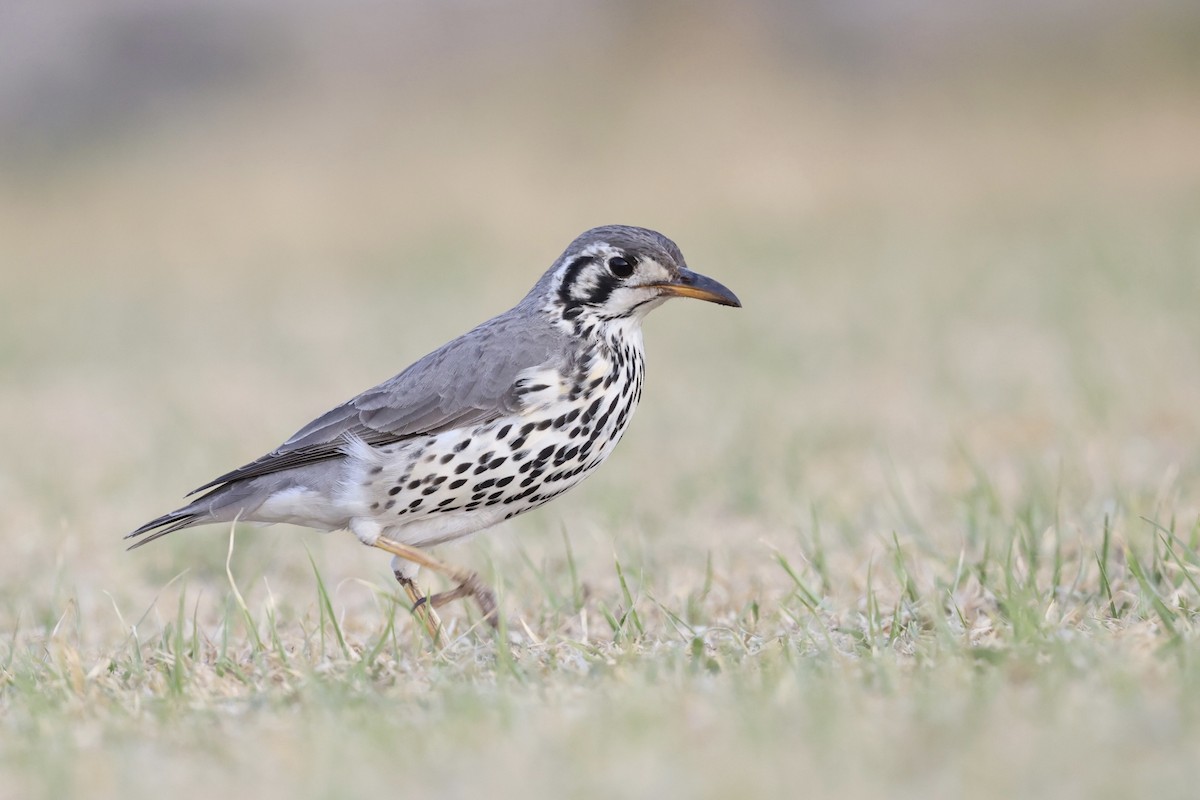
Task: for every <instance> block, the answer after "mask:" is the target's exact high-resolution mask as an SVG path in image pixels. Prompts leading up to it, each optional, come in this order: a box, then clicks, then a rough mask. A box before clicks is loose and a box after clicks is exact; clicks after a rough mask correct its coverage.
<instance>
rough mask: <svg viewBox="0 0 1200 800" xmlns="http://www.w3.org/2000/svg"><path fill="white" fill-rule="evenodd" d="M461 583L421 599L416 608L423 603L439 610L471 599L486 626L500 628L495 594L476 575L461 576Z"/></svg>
mask: <svg viewBox="0 0 1200 800" xmlns="http://www.w3.org/2000/svg"><path fill="white" fill-rule="evenodd" d="M461 581H462V582H461V583H459V584H458V586H456V587H454V588H453V589H450V590H448V591H445V592H438V593H437V594H434V595H430V596H429V597H423V598H421V602H420V603H418V604H417V606H416V607H420V606H421V605H422V604H424V603H425V602H428V603H429V606H430V607H431V608H441V607H442V606H444V605H446V603H449V602H451V601H453V600H460V599H462V598H464V597H473V598H475V602H476V603H477V604H478V605H479V610H480V612H482V614H483V618H484V619H486V620H487V621H488V624H489V625H491V626H492V627H493V628H498V627H500V621H499V620H500V617H499V615H498V614H497V613H496V593H495V592H493V591H492V590H491V589H489V588H488V587H487V586H486V585H485V584H484V583H483V581H481V580H479V575H478V573H475V572H470V573H467V574H466V575H463V576H461ZM414 610H415V608H414Z"/></svg>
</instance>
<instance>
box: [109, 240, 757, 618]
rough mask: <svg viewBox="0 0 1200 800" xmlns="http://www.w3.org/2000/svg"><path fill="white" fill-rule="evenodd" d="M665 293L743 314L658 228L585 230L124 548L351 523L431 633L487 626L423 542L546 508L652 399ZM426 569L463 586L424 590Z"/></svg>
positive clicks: (476, 588)
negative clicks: (519, 283) (484, 309)
mask: <svg viewBox="0 0 1200 800" xmlns="http://www.w3.org/2000/svg"><path fill="white" fill-rule="evenodd" d="M672 297H686V298H695V299H699V300H704V301H708V302H711V303H716V304H718V305H723V306H731V307H741V301H740V300H739V299H738V298H737V296H736V295H735V294H734V293H733V292H732V291H730V290H729V289H728V288H726V287H725V286H723V285H722V284H720V283H718V282H717V281H715V280H713V279H712V278H709V277H706V276H704V275H701V274H699V273H697V272H693V271H692V270H690V269H689V268H688V266H687V264H686V262H685V260H684V257H683V253H682V252H681V251H680V249H679V247H678V246H677V245H676V244H675V242H673V241H672V240H670V239H668V238H667V237H666V236H664V235H662V234H661V233H658V232H656V231H653V230H650V229H647V228H640V227H634V226H630V225H606V226H602V227H597V228H592V229H591V230H588V231H585V232H584V233H582V234H581V235H579V236H578V237H577V238H576V239H575V240H574V241H572V242H571V244H570V245H569V246H568V247H567V248H566V250H565V251H563V253H562V255H560V256H559V257H558V259H557V260H555V261H554V263H553V265H552V266H551V267H550V268H549V269H548V270H547V271H546V272H545V273H544V274H543V275H542V276H541V278H540V279H539V280H538V281H537V283H536V284H534V286H533V288H532V289H531V290H530V291H529V293H528V294H526V295H525V297H524V298H523V299H522V300H521V301H520V302H518V303H517V304H516V305H515V306H514V307H513V308H511V309H509V310H508V311H505V312H504V313H502V314H500V315H498V316H496V317H493V318H492V319H490V320H488V321H486V322H484V323H482V324H480V325H478V326H476V327H475V328H473V329H472V330H470V331H468V332H467V333H465V334H463V335H461V336H459V337H458V338H456V339H453V340H451V341H450V342H447V343H446V344H444V345H442V346H441V347H439V348H438V349H436V350H434V351H433V352H431V353H429V354H428V355H426V356H425V357H424V358H421V359H420V360H418V361H417V362H415V363H414V364H412V365H411V366H409V367H408V368H407V369H405V370H404V371H402V372H400V373H399V374H397V375H395V376H394V377H392V378H390V379H388V380H386V381H384V382H383V383H380V384H379V385H377V386H375V387H373V388H370V389H367V390H366V391H364V392H362V393H361V394H359V395H357V396H356V397H354V398H352V399H350V400H348V401H347V402H345V403H343V404H341V405H339V406H337V407H336V408H334V409H332V410H330V411H328V412H326V413H325V414H322V415H321V416H319V417H317V418H316V419H314V420H313V421H312V422H310V423H308V424H307V425H305V426H304V427H303V428H301V429H300V430H299V431H297V432H296V433H295V434H294V435H293V436H292V437H291V438H289V439H288V440H287V441H285V442H284V443H283V444H281V445H280V446H279V447H277V448H275V449H274V450H272V451H271V452H269V453H267V454H266V455H264V456H262V457H260V458H257V459H255V460H254V461H251V462H249V463H248V464H245V465H243V466H241V467H238V468H237V469H234V470H231V471H229V472H226V473H224V474H223V475H221V476H219V477H217V478H214V479H213V480H211V481H209V482H208V483H206V484H204V485H203V486H200V487H199V488H197V489H195V490H194V491H192V492H191V493H189V495H188V496H189V497H191V496H193V495H200V496H199V497H197V498H196V499H194V500H192V501H191V502H189V503H188V504H187V505H184V506H183V507H181V508H178V509H176V510H174V511H171V512H169V513H166V514H163V515H162V516H160V517H157V518H155V519H153V520H151V521H149V522H147V523H146V524H144V525H142V526H140V527H138V528H137V529H136V530H134V531H133V532H132V533H129V534H128V535H127V536H126V538H127V539H129V538H135V539H138V541H137V542H136V543H135V544H133V545H131V546H130V548H129V549H131V550H132V549H134V548H136V547H140V546H142V545H144V544H148V543H149V542H152V541H154V540H156V539H159V538H161V537H163V536H166V535H167V534H170V533H174V532H176V531H179V530H183V529H184V528H191V527H193V526H197V525H207V524H212V523H237V522H247V523H260V524H271V523H290V524H294V525H299V526H303V527H308V528H314V529H317V530H321V531H343V530H348V531H350V532H351V533H353V534H354V536H356V537H357V538H358V540H359V541H361V542H362V543H363V544H366V545H369V546H372V547H376V548H379V549H381V550H384V551H385V552H388V553H391V554H392V556H393V558H392V564H391V566H392V570H393V574H394V576H395V578H396V580H397V581H398V582H399V583H400V585H401V587H402V588H403V589H404V591H405V592H406V594H407V595H408V597H409V599H410V600H411V601H412V604H413V609H414V611H416V610H418V609H425V611H427V612H428V614H429V615H430V616H427V617H425V624H426V625H427V627H428V628H429V630H430V633H431V635H433V636H434V638H435V641H436V640H437V636H438V633H439V630H440V628H439V624H440V623H439V622H438V621H437V617H436V614H435V613H434V612H433V609H437V608H440V607H441V606H443V605H445V604H446V603H448V602H450V601H452V600H456V599H460V598H465V597H473V598H474V600H475V601H476V602H477V603H478V605H479V607H480V610H481V611H482V613H483V616H484V618H485V619H487V620H488V621H489V622H492V624H493V625H495V624H496V619H497V615H496V600H495V594H494V593H493V592H492V590H491V589H490V588H489V587H487V586H486V585H485V584H484V583H483V582H482V581H481V580H480V578H479V576H478V575H477V574H476V573H475V572H472V571H469V570H465V569H460V568H458V567H454V566H451V565H449V564H445V563H443V562H441V561H440V560H438V559H436V558H435V557H433V556H431V555H430V554H429V553H428V552H427V549H428V548H430V547H433V546H436V545H439V544H443V543H445V542H449V541H452V540H455V539H459V538H462V537H465V536H468V535H471V534H474V533H477V532H479V531H482V530H484V529H486V528H490V527H492V526H494V525H496V524H498V523H500V522H503V521H504V520H507V519H510V518H512V517H515V516H517V515H518V514H523V513H525V512H527V511H531V510H533V509H535V508H537V507H539V506H542V505H544V504H545V503H547V502H549V501H550V500H553V499H554V498H556V497H558V496H559V495H561V494H562V493H563V492H565V491H567V490H568V489H571V488H572V487H574V486H576V485H578V484H579V482H580V481H582V480H583V479H584V478H586V477H587V476H588V475H590V474H591V473H592V472H594V471H595V470H596V468H597V467H599V466H600V464H602V463H603V462H604V461H605V459H607V458H608V457H609V455H610V454H611V453H612V452H613V448H614V447H615V446H616V444H617V442H618V441H619V440H620V439H621V437H622V435H623V434H624V433H625V430H626V428H627V427H628V425H629V422H630V418H631V417H632V415H633V413H634V410H635V409H636V408H637V406H638V403H639V401H640V400H641V397H642V383H643V380H644V378H645V372H646V365H645V356H644V348H643V341H642V322H643V320H644V319H645V317H646V315H647V314H648V313H649V312H650V311H652V310H654V309H655V308H657V307H658V306H660V305H662V304H663V303H664V302H665V301H666V300H668V299H670V298H672ZM422 567H424V568H426V569H428V570H430V571H432V572H435V573H440V574H443V575H445V576H446V577H448V578H449V579H450V581H452V582H453V584H454V585H455V588H453V589H450V590H447V591H443V592H440V593H438V594H434V595H431V596H425V595H424V594H422V592H421V590H420V589H419V588H418V587H417V585H416V582H415V581H416V575H417V572H418V571H419V570H420V568H422Z"/></svg>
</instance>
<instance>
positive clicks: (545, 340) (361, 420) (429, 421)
mask: <svg viewBox="0 0 1200 800" xmlns="http://www.w3.org/2000/svg"><path fill="white" fill-rule="evenodd" d="M516 311H517V309H514V310H513V311H510V312H508V313H506V314H502V315H500V316H498V317H495V318H494V319H491V320H489V321H488V322H485V323H483V324H482V325H480V326H479V327H477V328H475V329H474V330H472V331H470V332H469V333H466V334H463V335H462V336H460V337H458V338H457V339H454V340H453V341H451V342H448V343H446V344H444V345H442V346H441V347H440V348H438V349H437V350H435V351H433V352H432V353H430V354H429V355H427V356H425V357H424V358H422V359H421V360H420V361H418V362H416V363H415V364H413V365H412V366H410V367H409V368H408V369H406V370H404V371H403V372H401V373H400V374H399V375H396V376H395V377H393V378H391V379H389V380H387V381H384V382H383V383H381V384H379V385H378V386H376V387H374V388H372V389H368V390H367V391H365V392H363V393H362V394H360V395H358V396H357V397H355V398H354V399H352V400H350V401H348V402H346V403H343V404H342V405H340V406H338V407H337V408H335V409H333V410H331V411H329V412H327V413H325V414H322V415H321V416H320V417H317V418H316V419H315V420H313V421H312V422H310V423H309V424H308V425H306V426H304V427H303V428H301V429H300V430H299V431H297V432H296V434H295V435H294V436H292V438H290V439H288V440H287V441H286V442H284V443H283V444H282V445H280V446H279V447H277V448H276V449H275V450H272V451H271V452H270V453H268V454H267V455H265V456H263V457H262V458H259V459H257V460H255V461H252V462H250V463H249V464H246V465H245V466H242V467H239V468H238V469H235V470H233V471H232V472H227V473H225V474H224V475H222V476H221V477H219V478H216V479H214V480H212V481H209V482H208V483H206V484H205V485H204V486H201V487H200V488H198V489H196V490H194V491H193V492H191V493H190V494H196V493H197V492H202V491H204V490H206V489H211V488H212V487H214V486H219V485H221V484H227V483H232V482H235V481H240V480H245V479H247V478H254V477H257V476H259V475H267V474H270V473H273V472H279V471H281V470H285V469H292V468H293V467H299V466H303V465H305V464H311V463H313V462H316V461H324V460H326V459H330V458H337V457H338V456H341V455H342V454H343V449H342V448H343V446H344V444H345V442H346V440H347V439H348V438H350V437H358V438H360V439H362V440H363V441H365V442H366V443H367V444H372V445H383V444H390V443H392V442H398V441H403V440H405V439H410V438H413V437H417V436H422V435H427V434H434V433H440V432H441V431H445V430H449V429H452V428H458V427H463V426H467V425H478V424H482V423H486V422H490V421H492V420H495V419H499V418H500V417H503V416H507V415H510V414H514V413H516V412H518V411H520V408H521V391H520V389H521V387H520V386H519V385H518V384H519V382H520V376H521V373H522V372H524V371H525V370H527V369H531V368H534V367H538V366H542V365H546V366H552V365H562V364H564V363H565V362H566V361H567V360H568V353H567V339H566V337H565V336H564V335H563V334H562V333H561V332H560V331H558V330H557V328H555V327H554V326H553V325H550V324H548V323H547V322H546V321H545V320H544V319H542V318H541V316H540V315H535V316H528V315H526V314H525V313H520V314H518V313H514V312H516Z"/></svg>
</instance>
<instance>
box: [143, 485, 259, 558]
mask: <svg viewBox="0 0 1200 800" xmlns="http://www.w3.org/2000/svg"><path fill="white" fill-rule="evenodd" d="M256 489H257V487H255V486H254V485H253V484H252V483H251V482H248V481H247V482H239V483H227V484H225V485H224V486H218V487H216V488H215V489H213V490H211V491H210V492H208V494H206V495H204V496H203V497H198V498H196V499H195V500H193V501H192V502H191V503H188V504H187V505H186V506H184V507H183V508H177V509H175V510H174V511H171V512H170V513H167V514H163V515H162V516H161V517H158V518H157V519H152V520H150V521H149V522H147V523H146V524H145V525H143V526H141V527H140V528H138V529H137V530H135V531H133V532H132V533H129V534H126V536H125V538H126V539H136V538H137V537H139V536H145V537H146V538H144V539H142V540H141V541H139V542H134V543H133V544H131V545H130V546H129V548H128V549H129V550H134V549H136V548H138V547H141V546H142V545H144V544H149V543H150V542H153V541H154V540H155V539H161V538H162V537H164V536H166V535H167V534H168V533H174V532H175V531H179V530H183V529H184V528H190V527H192V526H193V525H207V524H209V523H211V522H230V521H232V520H234V519H235V518H237V517H238V516H240V515H242V514H244V513H245V512H246V511H247V510H249V509H252V508H254V507H255V506H256V505H257V504H258V503H261V502H262V500H263V499H264V498H265V497H266V494H268V493H269V492H267V493H260V492H258V491H256ZM147 534H149V535H148V536H147Z"/></svg>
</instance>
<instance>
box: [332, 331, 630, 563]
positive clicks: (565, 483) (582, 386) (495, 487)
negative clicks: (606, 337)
mask: <svg viewBox="0 0 1200 800" xmlns="http://www.w3.org/2000/svg"><path fill="white" fill-rule="evenodd" d="M644 369H645V368H644V361H643V359H642V354H641V350H640V348H636V347H632V346H628V345H626V346H625V347H622V348H619V349H612V348H596V349H595V352H593V353H592V354H590V355H589V357H588V358H587V360H586V362H580V363H578V364H574V365H571V367H570V368H567V369H542V370H537V371H531V372H530V373H529V374H526V375H524V376H522V380H523V381H525V382H526V388H527V391H526V392H525V393H524V395H522V397H521V409H522V410H521V411H520V412H519V413H517V414H514V415H512V416H508V417H503V418H501V419H498V420H495V421H492V422H488V423H486V424H482V425H476V426H472V427H469V428H460V429H454V430H450V431H444V432H441V433H438V434H435V435H430V436H425V437H420V438H419V439H413V440H409V441H406V442H403V443H397V444H394V445H387V446H383V447H372V446H369V445H366V444H364V443H359V444H360V445H361V446H358V445H355V446H353V447H351V448H350V449H349V451H348V455H349V457H350V458H349V463H348V465H347V479H346V480H345V482H344V493H345V496H344V498H343V503H344V504H345V505H346V506H347V507H351V508H353V514H354V515H355V516H361V517H364V518H370V520H371V521H372V523H373V524H375V525H378V526H379V527H380V528H381V529H382V530H384V531H388V532H389V535H391V536H393V537H394V538H397V539H399V540H400V541H404V542H406V543H409V544H413V545H418V546H420V545H433V544H438V543H440V542H444V541H449V540H451V539H455V538H458V537H460V536H465V535H467V534H470V533H473V532H475V531H476V530H480V529H482V528H484V527H488V526H489V525H493V524H495V523H496V522H498V521H502V520H504V519H508V518H510V517H513V516H516V515H517V514H520V513H523V512H525V511H528V510H530V509H532V508H536V507H537V506H540V505H542V504H544V503H546V502H547V501H549V500H551V499H553V498H555V497H557V496H558V495H560V494H562V493H563V492H565V491H566V490H568V489H570V488H571V487H573V486H575V485H576V484H578V483H579V482H580V481H582V480H583V479H584V478H585V477H587V475H588V474H589V473H590V472H591V471H592V470H594V469H596V468H597V467H598V466H599V465H600V464H601V463H603V462H604V460H605V459H606V458H608V456H609V454H610V453H611V452H612V450H613V448H614V447H615V446H616V444H617V442H618V441H619V440H620V438H621V436H622V434H623V433H624V432H625V429H626V428H627V427H628V425H629V420H630V418H631V417H632V414H633V411H634V409H635V408H636V407H637V403H638V400H639V399H640V398H641V383H642V378H643V376H644Z"/></svg>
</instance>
